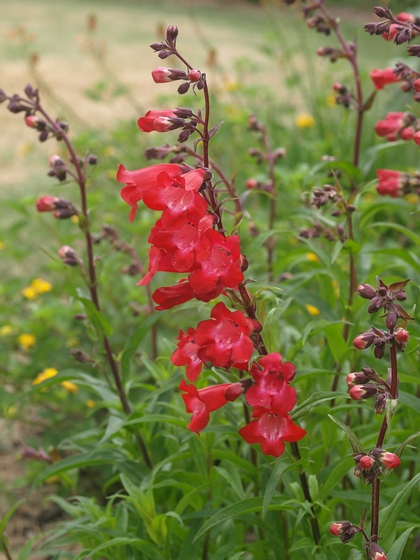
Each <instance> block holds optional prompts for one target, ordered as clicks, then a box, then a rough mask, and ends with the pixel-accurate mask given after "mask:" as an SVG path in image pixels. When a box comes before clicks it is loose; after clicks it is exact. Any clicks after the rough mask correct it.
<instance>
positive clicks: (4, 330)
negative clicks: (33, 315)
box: [0, 325, 13, 336]
mask: <svg viewBox="0 0 420 560" xmlns="http://www.w3.org/2000/svg"><path fill="white" fill-rule="evenodd" d="M12 332H13V327H12V325H4V326H3V327H1V328H0V336H8V335H9V334H12Z"/></svg>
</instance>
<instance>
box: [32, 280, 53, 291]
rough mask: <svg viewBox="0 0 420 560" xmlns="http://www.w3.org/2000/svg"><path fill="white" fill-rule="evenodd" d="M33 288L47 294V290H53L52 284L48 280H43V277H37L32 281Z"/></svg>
mask: <svg viewBox="0 0 420 560" xmlns="http://www.w3.org/2000/svg"><path fill="white" fill-rule="evenodd" d="M31 288H33V289H34V290H36V292H37V293H38V294H45V293H46V292H51V290H52V285H51V284H50V283H49V282H47V280H43V279H42V278H35V280H32V282H31Z"/></svg>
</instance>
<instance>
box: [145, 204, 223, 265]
mask: <svg viewBox="0 0 420 560" xmlns="http://www.w3.org/2000/svg"><path fill="white" fill-rule="evenodd" d="M213 221H214V219H213V216H211V215H210V214H205V215H204V216H203V217H202V218H201V219H200V220H196V219H193V218H190V217H188V215H187V213H183V214H181V215H180V216H179V218H178V219H177V220H169V219H167V215H165V216H164V217H163V219H162V220H159V221H158V222H157V223H156V225H155V227H154V228H153V229H152V231H151V234H150V237H149V243H151V244H152V245H155V247H158V248H159V249H164V250H165V251H168V253H171V255H172V257H171V258H172V264H173V266H174V269H175V270H176V271H178V272H185V271H187V270H188V271H189V270H190V269H191V267H192V266H193V264H194V263H196V262H200V261H202V260H205V259H208V258H209V257H210V255H211V250H212V247H211V242H210V239H209V238H208V237H207V235H205V234H206V232H207V231H208V230H209V229H211V227H212V225H213Z"/></svg>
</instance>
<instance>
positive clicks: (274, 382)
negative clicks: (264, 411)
mask: <svg viewBox="0 0 420 560" xmlns="http://www.w3.org/2000/svg"><path fill="white" fill-rule="evenodd" d="M295 373H296V368H295V366H294V365H293V364H292V363H291V362H285V363H283V362H282V357H281V355H280V354H278V353H277V352H275V353H272V354H268V355H267V356H264V357H263V358H261V359H260V360H259V362H254V363H253V364H252V367H251V370H250V374H251V375H252V377H253V378H254V380H255V383H254V384H253V385H252V386H251V387H250V388H249V389H248V390H247V392H246V402H247V403H248V404H249V405H250V406H263V407H265V408H272V407H273V406H281V407H282V408H283V411H284V413H286V412H289V411H290V410H292V408H293V407H294V406H295V404H296V391H295V390H294V389H293V388H292V387H290V386H289V382H290V381H292V379H293V378H294V376H295Z"/></svg>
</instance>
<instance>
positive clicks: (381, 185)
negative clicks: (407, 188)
mask: <svg viewBox="0 0 420 560" xmlns="http://www.w3.org/2000/svg"><path fill="white" fill-rule="evenodd" d="M376 176H377V178H378V184H377V186H376V190H377V191H378V193H379V194H381V195H382V196H385V195H388V196H391V197H392V198H398V197H399V196H402V194H403V191H402V187H403V186H404V182H405V176H404V173H401V171H393V170H392V169H378V170H377V171H376Z"/></svg>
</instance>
